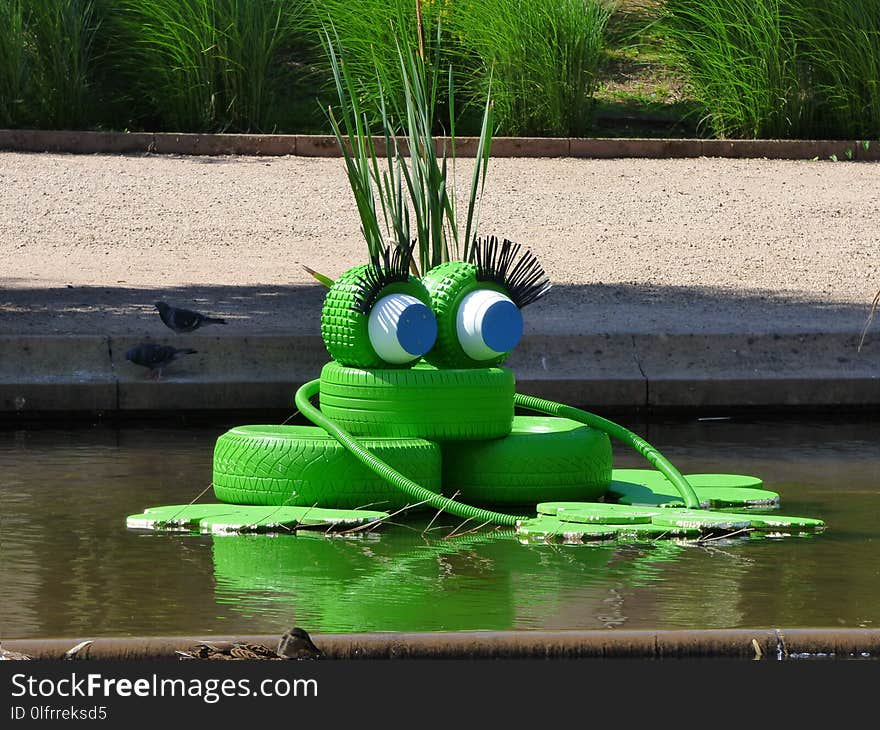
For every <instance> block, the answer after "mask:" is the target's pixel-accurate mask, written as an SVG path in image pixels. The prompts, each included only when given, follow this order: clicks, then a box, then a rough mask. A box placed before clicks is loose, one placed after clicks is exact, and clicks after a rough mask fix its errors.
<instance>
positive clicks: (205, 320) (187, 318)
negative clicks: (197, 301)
mask: <svg viewBox="0 0 880 730" xmlns="http://www.w3.org/2000/svg"><path fill="white" fill-rule="evenodd" d="M156 309H158V310H159V316H160V317H161V318H162V321H163V322H164V323H165V324H166V325H168V326H169V327H170V328H171V329H173V330H174V331H175V332H192V331H193V330H197V329H198V328H199V327H201V326H202V325H206V324H226V320H225V319H220V318H219V317H206V316H205V315H204V314H200V313H199V312H193V311H192V310H191V309H179V308H177V307H172V306H171V305H170V304H168V303H167V302H156Z"/></svg>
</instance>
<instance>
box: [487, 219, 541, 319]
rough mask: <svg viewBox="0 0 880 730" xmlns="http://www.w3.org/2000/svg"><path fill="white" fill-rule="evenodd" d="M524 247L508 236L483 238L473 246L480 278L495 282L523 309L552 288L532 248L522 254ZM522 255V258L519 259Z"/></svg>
mask: <svg viewBox="0 0 880 730" xmlns="http://www.w3.org/2000/svg"><path fill="white" fill-rule="evenodd" d="M520 248H521V246H520V245H519V244H518V243H513V241H508V240H507V239H506V238H505V239H504V240H503V241H501V243H499V242H498V238H497V237H495V236H490V237H489V238H480V239H478V240H477V241H475V242H474V247H473V248H472V249H471V256H470V258H471V262H472V263H475V264H476V265H477V281H494V282H495V283H496V284H500V285H501V286H503V287H504V288H505V289H506V290H507V293H508V295H509V296H510V298H511V300H512V301H513V303H514V304H516V306H517V307H519V308H520V309H522V308H523V307H525V306H526V305H528V304H531V303H532V302H534V301H535V300H537V299H540V298H541V297H543V296H544V295H545V294H546V293H547V292H548V291H550V286H551V285H550V280H549V279H548V278H547V275H546V274H545V273H544V269H543V268H542V267H541V264H539V263H538V260H537V259H536V258H535V257H534V255H533V254H532V252H531V251H525V252H524V253H523V254H522V255H521V256H520V253H519V252H520ZM517 258H519V260H517Z"/></svg>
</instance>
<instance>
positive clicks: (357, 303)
mask: <svg viewBox="0 0 880 730" xmlns="http://www.w3.org/2000/svg"><path fill="white" fill-rule="evenodd" d="M415 245H416V242H415V240H413V242H412V243H411V244H410V245H409V248H406V247H403V246H394V247H393V250H392V246H386V247H385V249H384V250H383V251H378V252H376V253H375V254H373V256H371V257H370V264H369V265H368V266H367V268H366V269H365V270H364V273H363V274H361V275H360V278H359V279H358V282H357V291H355V292H354V304H353V309H354V310H355V311H357V312H360V313H361V314H369V312H370V310H371V309H372V308H373V305H374V304H375V303H376V300H377V299H378V298H379V294H380V293H381V292H382V290H383V289H384V288H385V287H386V286H388V285H389V284H394V283H395V282H400V281H409V267H410V263H411V262H412V255H413V248H414V247H415Z"/></svg>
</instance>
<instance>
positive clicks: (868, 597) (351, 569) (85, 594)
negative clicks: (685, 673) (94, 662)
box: [0, 421, 880, 638]
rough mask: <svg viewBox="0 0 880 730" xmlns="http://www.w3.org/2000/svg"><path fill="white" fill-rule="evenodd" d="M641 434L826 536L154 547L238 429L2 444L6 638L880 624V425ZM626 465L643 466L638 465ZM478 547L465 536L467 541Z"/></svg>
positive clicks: (483, 537)
mask: <svg viewBox="0 0 880 730" xmlns="http://www.w3.org/2000/svg"><path fill="white" fill-rule="evenodd" d="M630 425H633V426H636V427H637V428H638V430H639V431H640V432H641V433H644V434H645V435H646V436H647V438H648V439H649V440H651V441H652V442H653V443H655V444H656V445H657V446H658V447H659V448H660V449H661V450H663V451H664V452H668V454H669V456H670V457H671V458H672V459H673V461H674V462H675V463H676V464H678V465H679V466H681V467H682V468H683V469H685V470H686V471H692V472H698V471H728V472H744V473H755V474H759V475H761V476H763V477H764V478H765V480H766V482H767V485H768V487H769V488H771V489H775V490H777V491H779V492H781V494H782V502H783V509H782V511H783V512H784V513H791V514H799V515H804V516H816V517H822V518H823V519H825V520H826V521H827V522H828V524H829V530H828V531H827V532H826V533H825V534H823V535H819V536H814V537H807V538H792V539H785V540H771V539H761V540H758V539H749V540H739V541H732V542H712V543H704V544H701V545H693V544H689V545H684V544H676V543H672V542H660V543H653V544H652V543H642V544H634V545H616V544H611V545H584V546H571V545H556V546H551V545H522V544H519V543H518V542H517V541H516V540H515V539H514V538H512V537H511V536H510V535H509V534H508V533H500V532H486V531H482V532H479V533H476V534H466V535H460V536H457V537H452V538H449V539H445V536H446V535H448V534H449V533H450V532H451V531H452V530H454V529H455V528H456V527H457V526H458V524H459V521H458V520H455V519H454V518H447V519H444V518H441V519H440V520H438V521H437V522H435V523H434V524H433V525H432V526H431V527H432V528H435V529H432V530H430V531H428V532H425V527H426V526H427V519H428V518H429V517H430V515H428V516H427V517H421V518H419V519H418V520H416V521H408V522H407V523H406V524H405V525H398V526H393V527H390V528H387V529H384V530H382V531H381V532H377V533H374V534H365V535H364V534H362V535H359V536H350V537H347V538H334V539H328V538H325V537H323V536H321V535H314V534H303V533H300V534H299V535H283V536H277V537H269V536H223V537H216V538H215V537H210V536H200V535H197V536H187V535H157V534H149V533H141V532H136V531H131V530H127V529H126V528H125V527H124V518H125V516H126V515H127V514H132V513H135V512H139V511H140V510H141V509H142V508H144V507H146V506H149V505H156V504H171V503H179V502H188V501H190V500H191V499H193V498H194V497H196V496H197V495H198V494H199V492H201V491H202V490H203V489H204V488H205V487H206V486H207V485H208V483H209V481H210V468H211V451H212V446H213V442H214V439H215V438H216V436H217V435H218V434H219V433H222V432H223V430H225V428H226V427H227V426H228V424H220V425H209V426H199V427H193V426H190V427H186V428H183V427H181V426H180V425H179V424H178V425H175V424H170V425H162V424H156V425H153V426H150V427H149V428H128V427H126V428H118V429H114V428H106V427H99V428H92V429H86V428H82V427H76V428H67V429H51V430H47V429H42V430H25V429H15V430H13V429H7V430H6V431H0V507H2V509H0V519H2V528H0V529H2V548H0V549H2V561H0V585H2V586H3V590H4V600H3V601H2V602H0V614H2V637H3V638H16V637H51V636H71V635H99V636H112V635H118V636H124V635H151V634H152V635H157V634H209V633H272V632H278V631H280V630H282V629H283V628H286V627H287V626H288V625H289V624H290V623H292V622H294V621H295V622H297V623H299V624H300V625H303V626H304V627H306V628H308V629H309V630H314V631H321V632H337V631H342V632H347V631H427V630H466V629H593V628H613V627H625V628H633V629H637V628H661V629H662V628H702V627H705V628H736V627H749V626H804V627H806V626H832V627H833V626H848V627H857V626H866V627H876V626H878V625H880V561H878V560H877V548H878V541H877V534H878V526H877V515H878V514H880V509H878V508H880V423H878V422H876V421H867V422H862V423H853V424H841V423H839V422H838V423H830V422H827V421H816V422H803V421H802V422H800V423H792V422H754V421H753V422H736V421H733V422H718V423H716V422H713V423H711V424H702V423H698V422H688V423H665V424H630ZM615 459H616V463H617V464H618V465H619V466H636V465H638V461H637V460H636V459H633V458H631V457H630V456H629V455H627V454H625V453H618V454H615ZM464 529H465V530H466V529H467V527H465V528H464Z"/></svg>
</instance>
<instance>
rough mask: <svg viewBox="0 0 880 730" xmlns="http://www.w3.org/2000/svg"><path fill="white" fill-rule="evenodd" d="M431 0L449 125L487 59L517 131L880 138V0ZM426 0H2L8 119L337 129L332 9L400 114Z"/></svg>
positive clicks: (434, 67) (462, 128)
mask: <svg viewBox="0 0 880 730" xmlns="http://www.w3.org/2000/svg"><path fill="white" fill-rule="evenodd" d="M418 1H419V3H420V7H421V10H422V13H423V16H424V23H425V27H426V28H427V32H426V33H425V37H424V39H423V40H424V43H425V50H426V55H427V64H426V67H427V69H428V72H429V74H437V75H438V76H439V78H437V79H433V78H432V79H430V81H429V85H430V86H431V87H432V88H437V89H438V92H439V93H438V96H437V100H436V104H435V105H434V118H433V119H432V129H433V131H434V132H435V133H448V131H449V130H450V129H451V128H452V122H453V121H454V122H455V123H456V124H457V126H458V133H459V134H461V135H465V134H477V133H478V132H479V128H480V120H481V118H482V105H483V102H484V101H485V91H486V86H487V84H488V80H489V77H490V74H491V76H492V78H493V96H494V119H495V123H496V129H495V131H496V132H500V133H504V134H513V135H563V136H568V135H572V136H580V135H590V134H598V135H602V136H619V135H623V134H630V135H634V136H652V135H653V136H656V135H657V134H671V135H673V136H676V135H679V134H686V135H693V134H699V135H703V136H719V137H784V138H785V137H790V138H799V137H800V138H804V137H807V138H809V137H814V138H815V137H819V138H866V139H867V138H877V137H880V0H418ZM416 2H417V0H0V125H3V126H10V127H43V128H70V129H77V128H83V129H108V128H109V129H133V130H135V129H146V130H173V131H229V132H237V131H242V132H312V133H315V132H317V133H321V132H326V131H328V127H327V120H326V117H325V116H324V113H323V111H322V108H324V109H326V106H327V104H328V103H329V102H332V100H333V98H334V96H335V93H334V89H333V86H332V83H331V81H332V74H331V71H330V64H329V63H328V61H327V59H326V56H325V54H324V53H323V51H322V50H321V44H320V31H321V28H322V27H325V26H326V25H327V23H328V22H331V21H332V24H333V27H334V28H335V29H336V32H337V33H338V36H339V39H340V46H341V47H342V48H343V49H344V51H345V57H346V63H347V66H348V69H349V71H350V72H351V74H352V76H353V77H354V78H355V79H356V80H357V84H358V89H359V91H358V94H359V98H360V100H361V101H362V102H363V106H364V109H365V111H367V112H368V114H369V116H370V118H371V121H372V122H379V120H380V119H381V112H380V110H379V109H378V107H377V105H376V104H375V99H377V98H378V94H377V91H378V88H379V79H380V78H381V79H383V82H382V83H383V90H384V93H385V97H386V100H387V103H388V107H389V109H390V110H391V112H392V114H396V115H397V116H398V117H399V116H400V114H401V113H402V112H401V110H402V109H403V107H404V106H405V99H404V85H403V82H402V78H401V71H400V64H399V59H398V57H397V47H396V44H395V38H396V37H400V38H405V39H406V41H407V43H413V44H417V41H418V39H417V37H416V30H415V28H416V22H415V15H416ZM450 67H451V68H452V74H453V78H454V81H455V84H454V88H455V89H456V92H455V93H456V98H455V99H453V100H449V99H448V98H447V93H446V88H447V76H448V73H449V68H450ZM377 71H378V73H377ZM450 102H452V103H450ZM453 109H454V110H455V115H456V118H455V119H454V120H453V119H451V118H450V117H451V111H452V110H453ZM597 112H598V114H597ZM697 122H699V126H696V127H695V125H696V124H697Z"/></svg>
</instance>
